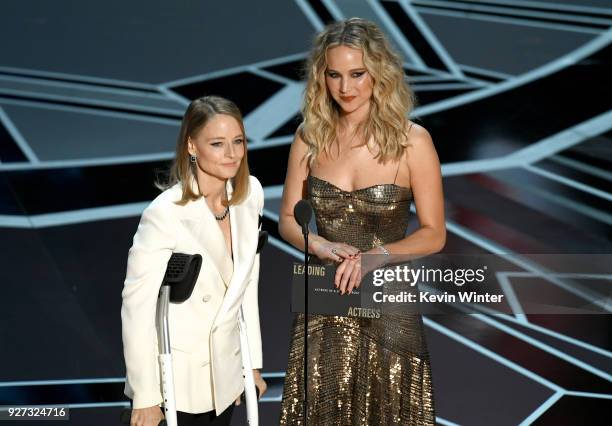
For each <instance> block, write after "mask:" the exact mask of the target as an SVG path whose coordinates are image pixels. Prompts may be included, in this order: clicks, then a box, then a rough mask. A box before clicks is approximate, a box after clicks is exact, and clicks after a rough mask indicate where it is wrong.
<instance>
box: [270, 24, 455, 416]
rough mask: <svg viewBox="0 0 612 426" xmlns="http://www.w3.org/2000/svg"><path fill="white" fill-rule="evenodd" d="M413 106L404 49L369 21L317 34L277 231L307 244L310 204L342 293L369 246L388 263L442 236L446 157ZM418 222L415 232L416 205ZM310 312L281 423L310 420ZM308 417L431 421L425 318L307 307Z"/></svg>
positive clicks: (318, 248) (298, 322) (293, 355)
mask: <svg viewBox="0 0 612 426" xmlns="http://www.w3.org/2000/svg"><path fill="white" fill-rule="evenodd" d="M412 106H413V98H412V94H411V91H410V89H409V87H408V86H407V84H406V83H405V80H404V72H403V69H402V65H401V60H400V59H399V57H398V56H397V55H396V54H395V53H394V52H393V51H392V50H391V48H390V46H389V43H388V41H387V40H386V38H385V37H384V35H383V34H382V32H381V31H380V29H378V27H376V25H374V24H373V23H371V22H368V21H364V20H361V19H358V18H352V19H349V20H347V21H342V22H337V23H334V24H332V25H330V26H328V27H327V28H326V29H325V30H324V31H322V32H321V33H320V34H318V35H317V37H316V38H315V41H314V45H313V49H312V52H311V55H310V58H309V63H308V68H307V86H306V91H305V99H304V104H303V107H302V115H303V117H304V121H303V123H302V125H301V126H300V128H299V130H298V132H297V133H296V136H295V140H294V142H293V145H292V147H291V153H290V156H289V165H288V170H287V177H286V179H285V187H284V191H283V201H282V206H281V214H280V223H279V230H280V233H281V235H282V236H283V238H284V239H285V240H287V241H288V242H290V243H291V244H292V245H294V246H295V247H297V248H302V246H303V239H302V235H301V230H300V227H299V226H298V225H297V224H296V222H295V218H294V217H293V206H294V205H295V203H296V202H297V201H299V200H300V199H302V198H304V197H306V198H307V199H309V200H310V201H311V203H312V205H313V209H314V212H315V217H316V223H317V231H318V234H317V235H313V234H311V237H310V239H309V247H308V250H309V252H310V253H311V254H312V255H314V256H316V257H318V258H319V259H321V260H322V261H333V262H336V263H337V264H338V268H337V273H336V276H335V285H336V287H337V288H338V291H339V292H340V293H341V294H346V293H350V292H351V291H352V290H353V289H354V288H356V287H358V286H359V283H360V279H361V275H362V272H363V271H362V270H361V266H362V264H361V259H362V255H363V254H378V255H380V256H378V257H377V259H383V261H384V262H389V261H394V260H399V259H400V258H405V256H406V255H409V256H423V255H427V254H431V253H435V252H437V251H439V250H441V249H442V247H443V246H444V243H445V236H446V231H445V226H444V205H443V204H444V203H443V195H442V183H441V175H440V164H439V161H438V157H437V154H436V151H435V148H434V146H433V142H432V140H431V137H430V135H429V133H428V132H427V130H425V129H424V128H423V127H421V126H419V125H417V124H414V123H412V122H410V121H409V120H408V118H407V116H408V114H409V113H410V111H411V109H412ZM412 201H414V203H415V207H416V211H417V217H418V220H419V228H418V229H417V230H416V231H414V232H412V233H411V234H410V235H408V236H406V230H407V226H408V220H409V215H410V203H411V202H412ZM303 344H304V323H303V315H301V314H300V315H296V317H295V321H294V324H293V329H292V336H291V344H290V353H289V363H288V366H287V372H286V378H285V385H284V390H283V401H282V407H281V417H280V424H281V425H303V424H304V413H303V398H304V392H303V390H304V389H303V355H304V354H303ZM307 357H308V408H307V409H308V424H309V425H312V426H345V425H351V426H356V425H359V426H361V425H368V426H370V425H371V426H374V425H433V424H435V413H434V405H433V389H432V380H431V368H430V363H429V355H428V352H427V345H426V341H425V336H424V332H423V323H422V318H421V316H420V315H419V314H415V313H412V314H408V313H384V314H383V315H382V316H381V317H380V318H352V317H350V318H349V317H335V316H322V315H309V323H308V354H307Z"/></svg>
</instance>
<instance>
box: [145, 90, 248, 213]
mask: <svg viewBox="0 0 612 426" xmlns="http://www.w3.org/2000/svg"><path fill="white" fill-rule="evenodd" d="M217 114H225V115H229V116H230V117H233V118H235V119H236V121H237V122H238V124H239V125H240V129H241V130H242V134H243V136H244V138H243V144H244V156H243V157H242V161H241V162H240V166H239V167H238V172H237V173H236V176H234V178H233V179H232V186H233V192H232V195H231V198H230V199H229V200H228V202H227V203H225V202H224V203H223V204H224V205H235V204H239V203H240V202H242V201H243V200H244V199H245V198H246V196H247V194H248V192H249V174H250V172H249V165H248V162H247V148H246V147H247V141H246V135H245V131H244V123H243V122H242V114H241V113H240V110H239V109H238V107H237V106H236V104H234V103H233V102H232V101H230V100H228V99H225V98H222V97H220V96H204V97H202V98H199V99H195V100H194V101H192V102H191V103H190V104H189V106H188V107H187V111H186V112H185V115H184V116H183V122H182V123H181V130H180V131H179V135H178V138H177V143H176V153H175V156H174V161H173V163H172V166H171V167H170V170H169V172H168V176H167V179H166V182H164V183H161V182H158V183H157V187H158V188H160V189H162V190H163V189H168V188H170V187H171V186H173V185H175V184H177V183H181V185H182V190H183V194H182V197H181V199H180V200H179V201H178V202H177V204H179V205H185V204H186V203H187V202H188V201H191V200H197V199H198V198H200V197H201V194H196V193H195V192H194V191H193V189H192V187H191V182H192V181H193V179H195V178H196V167H197V164H196V163H193V162H191V161H190V155H189V150H188V144H187V142H188V140H189V137H191V138H195V137H196V135H197V134H198V132H199V131H200V130H202V129H203V128H204V126H206V124H207V123H208V122H209V121H210V120H211V119H212V118H213V117H214V116H215V115H217Z"/></svg>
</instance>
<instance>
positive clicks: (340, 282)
mask: <svg viewBox="0 0 612 426" xmlns="http://www.w3.org/2000/svg"><path fill="white" fill-rule="evenodd" d="M361 277H362V274H361V255H357V256H356V257H354V258H352V259H351V258H349V259H344V260H343V261H342V263H340V265H338V268H337V269H336V276H335V277H334V285H335V286H336V288H337V289H338V290H339V291H340V294H345V293H348V294H350V293H351V292H352V291H353V289H354V288H359V285H360V284H361Z"/></svg>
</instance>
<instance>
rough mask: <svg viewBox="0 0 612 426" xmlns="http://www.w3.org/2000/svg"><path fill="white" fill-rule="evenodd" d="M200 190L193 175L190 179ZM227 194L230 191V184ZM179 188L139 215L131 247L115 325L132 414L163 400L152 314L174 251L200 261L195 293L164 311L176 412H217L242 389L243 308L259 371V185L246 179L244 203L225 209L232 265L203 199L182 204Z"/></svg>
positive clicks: (260, 200)
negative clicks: (120, 334) (240, 324)
mask: <svg viewBox="0 0 612 426" xmlns="http://www.w3.org/2000/svg"><path fill="white" fill-rule="evenodd" d="M191 185H192V186H194V190H195V192H196V193H198V190H197V183H196V182H195V179H194V180H193V181H192V182H191ZM227 190H228V195H231V193H232V185H231V184H230V183H229V181H228V185H227ZM180 198H181V186H180V184H177V185H174V186H173V187H172V188H170V189H168V190H166V191H164V192H163V193H161V194H160V195H159V196H158V197H157V198H156V199H155V200H153V202H152V203H151V204H150V205H149V206H148V207H147V208H146V209H145V211H144V212H143V214H142V218H141V219H140V224H139V225H138V230H137V232H136V235H134V242H133V245H132V247H131V248H130V251H129V256H128V265H127V275H126V279H125V285H124V288H123V292H122V297H123V305H122V307H121V320H122V331H123V352H124V357H125V364H126V373H127V378H126V385H125V394H126V395H127V396H128V397H129V398H131V399H132V400H133V407H134V408H145V407H151V406H154V405H159V404H161V403H162V394H161V387H160V380H159V376H160V371H159V363H158V358H157V356H158V343H157V330H156V324H155V309H156V303H157V295H158V293H159V289H160V286H161V282H162V279H163V277H164V273H165V270H166V265H167V263H168V260H169V259H170V256H171V255H172V253H173V252H180V253H186V254H195V253H199V254H201V255H202V268H201V270H200V275H199V277H198V280H197V282H196V285H195V288H194V290H193V293H192V295H191V297H190V298H189V299H188V300H187V301H185V302H183V303H181V304H171V305H170V312H169V322H170V346H171V348H172V358H173V369H174V381H175V395H176V407H177V410H179V411H183V412H187V413H202V412H206V411H211V410H213V409H214V410H216V412H217V413H218V414H219V413H221V412H223V411H224V410H225V409H226V408H227V407H228V406H229V405H230V404H232V403H233V402H234V401H235V400H236V398H237V397H238V396H239V395H240V394H241V393H242V391H243V389H244V380H243V376H242V360H241V352H240V334H239V329H238V313H239V309H240V306H241V305H242V308H243V312H244V316H245V320H246V324H247V331H246V333H247V336H248V343H249V349H250V354H251V362H252V367H253V368H261V367H262V351H261V333H260V328H259V307H258V301H257V287H258V281H259V255H256V250H257V242H258V236H259V232H258V227H259V215H260V214H261V212H262V209H263V201H264V196H263V189H262V187H261V184H260V183H259V181H258V180H257V178H255V177H254V176H251V177H250V189H249V194H248V196H247V198H246V199H245V200H244V201H243V202H242V203H240V204H239V205H233V206H230V226H231V234H232V246H233V254H234V262H233V270H232V261H231V259H230V257H229V254H228V251H227V245H226V243H225V239H224V237H223V232H222V231H221V228H220V227H219V225H218V224H217V223H216V220H215V218H214V217H213V215H212V214H211V212H210V210H209V208H208V205H207V204H206V200H205V199H204V198H203V197H200V198H199V199H198V200H196V201H190V202H188V203H187V204H186V205H184V206H180V205H177V204H175V203H174V201H177V200H179V199H180Z"/></svg>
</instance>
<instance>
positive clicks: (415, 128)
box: [407, 121, 433, 150]
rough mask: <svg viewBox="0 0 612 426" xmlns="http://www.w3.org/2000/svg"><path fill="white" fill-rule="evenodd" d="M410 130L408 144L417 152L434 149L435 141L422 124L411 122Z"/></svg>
mask: <svg viewBox="0 0 612 426" xmlns="http://www.w3.org/2000/svg"><path fill="white" fill-rule="evenodd" d="M407 127H408V129H407V131H408V144H409V147H412V148H414V149H416V150H420V149H424V148H425V149H431V148H433V140H432V138H431V134H430V133H429V131H427V129H426V128H425V127H423V126H421V125H420V124H417V123H415V122H413V121H409V122H408V125H407Z"/></svg>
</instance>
